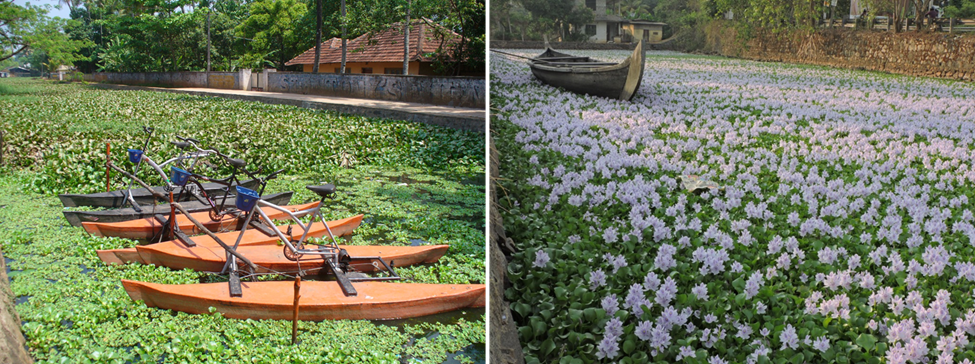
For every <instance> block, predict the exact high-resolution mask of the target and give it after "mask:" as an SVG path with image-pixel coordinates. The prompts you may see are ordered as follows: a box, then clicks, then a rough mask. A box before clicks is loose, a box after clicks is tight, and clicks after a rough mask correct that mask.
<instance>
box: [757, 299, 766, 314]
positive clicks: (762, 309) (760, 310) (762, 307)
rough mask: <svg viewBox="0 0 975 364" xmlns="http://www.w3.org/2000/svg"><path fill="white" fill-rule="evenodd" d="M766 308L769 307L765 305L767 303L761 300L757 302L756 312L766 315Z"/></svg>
mask: <svg viewBox="0 0 975 364" xmlns="http://www.w3.org/2000/svg"><path fill="white" fill-rule="evenodd" d="M766 308H767V307H766V306H765V304H764V303H762V302H761V301H759V302H755V313H757V314H759V315H764V314H765V309H766Z"/></svg>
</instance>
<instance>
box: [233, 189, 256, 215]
mask: <svg viewBox="0 0 975 364" xmlns="http://www.w3.org/2000/svg"><path fill="white" fill-rule="evenodd" d="M260 199H261V195H258V194H257V192H256V191H254V190H252V189H250V188H247V187H241V186H237V201H236V203H237V209H238V210H240V211H245V212H246V211H250V210H252V209H254V205H257V200H260Z"/></svg>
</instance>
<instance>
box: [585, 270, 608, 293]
mask: <svg viewBox="0 0 975 364" xmlns="http://www.w3.org/2000/svg"><path fill="white" fill-rule="evenodd" d="M605 285H606V273H604V272H603V270H602V269H597V270H595V271H593V272H592V273H590V274H589V289H590V290H595V289H596V288H599V287H602V286H605Z"/></svg>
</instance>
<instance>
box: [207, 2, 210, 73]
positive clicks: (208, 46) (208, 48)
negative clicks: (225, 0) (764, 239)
mask: <svg viewBox="0 0 975 364" xmlns="http://www.w3.org/2000/svg"><path fill="white" fill-rule="evenodd" d="M207 72H208V73H209V72H210V9H207ZM207 77H208V78H209V76H207Z"/></svg>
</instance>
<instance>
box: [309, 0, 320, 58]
mask: <svg viewBox="0 0 975 364" xmlns="http://www.w3.org/2000/svg"><path fill="white" fill-rule="evenodd" d="M321 56H322V0H315V64H314V65H313V66H312V70H311V71H312V73H318V65H319V63H320V61H321Z"/></svg>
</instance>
